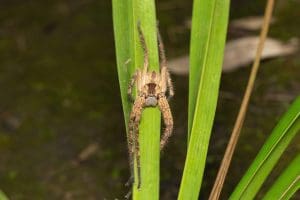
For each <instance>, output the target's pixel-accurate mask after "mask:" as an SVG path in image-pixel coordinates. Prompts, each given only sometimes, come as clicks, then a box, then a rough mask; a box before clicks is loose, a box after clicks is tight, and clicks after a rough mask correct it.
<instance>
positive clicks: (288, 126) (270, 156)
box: [230, 96, 300, 200]
mask: <svg viewBox="0 0 300 200" xmlns="http://www.w3.org/2000/svg"><path fill="white" fill-rule="evenodd" d="M299 130H300V96H299V97H298V98H297V99H296V100H295V101H294V102H293V104H292V105H291V106H290V107H289V109H288V111H287V112H286V113H285V114H284V116H283V117H282V118H281V119H280V121H279V122H278V124H277V125H276V127H275V128H274V129H273V131H272V133H271V135H270V136H269V138H268V139H267V141H266V142H265V143H264V145H263V147H262V148H261V150H260V151H259V153H258V155H257V156H256V158H255V159H254V161H253V162H252V164H251V165H250V167H249V168H248V170H247V172H246V173H245V175H244V176H243V177H242V179H241V181H240V182H239V184H238V185H237V187H236V188H235V190H234V192H233V193H232V195H231V196H230V199H232V200H235V199H245V200H247V199H253V198H254V197H255V195H256V194H257V192H258V191H259V189H260V187H261V185H262V184H263V182H264V181H265V179H266V178H267V176H268V175H269V174H270V172H271V171H272V169H273V167H274V166H275V164H276V163H277V161H278V160H279V158H280V156H281V155H282V153H283V152H284V150H285V149H286V147H287V146H288V145H289V143H290V142H291V140H292V139H293V138H294V137H295V135H296V134H297V133H299Z"/></svg>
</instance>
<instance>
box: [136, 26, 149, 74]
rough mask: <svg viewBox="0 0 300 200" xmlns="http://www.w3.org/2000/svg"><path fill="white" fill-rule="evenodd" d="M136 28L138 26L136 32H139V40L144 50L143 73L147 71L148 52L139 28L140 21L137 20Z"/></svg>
mask: <svg viewBox="0 0 300 200" xmlns="http://www.w3.org/2000/svg"><path fill="white" fill-rule="evenodd" d="M137 28H138V33H139V37H140V42H141V45H142V48H143V51H144V69H143V72H144V74H145V73H146V72H147V71H148V65H149V53H148V48H147V45H146V40H145V37H144V34H143V31H142V28H141V23H140V22H138V24H137Z"/></svg>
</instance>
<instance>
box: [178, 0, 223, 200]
mask: <svg viewBox="0 0 300 200" xmlns="http://www.w3.org/2000/svg"><path fill="white" fill-rule="evenodd" d="M193 9H194V10H193V18H192V31H191V44H190V45H191V47H190V80H189V111H188V112H189V113H188V135H189V139H188V151H187V156H186V162H185V167H184V172H183V177H182V181H181V186H180V192H179V198H178V199H197V197H198V195H199V190H200V186H201V182H202V177H203V172H204V167H205V162H206V154H207V149H208V144H209V138H210V134H211V129H212V125H213V120H214V116H215V110H216V104H217V99H218V91H219V81H220V76H221V71H222V70H221V69H222V61H223V51H224V46H225V39H226V30H227V23H228V13H229V0H212V1H211V0H208V1H203V0H195V1H194V5H193ZM200 155H201V156H200Z"/></svg>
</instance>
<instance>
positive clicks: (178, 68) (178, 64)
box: [169, 36, 298, 75]
mask: <svg viewBox="0 0 300 200" xmlns="http://www.w3.org/2000/svg"><path fill="white" fill-rule="evenodd" d="M258 41H259V37H256V36H254V37H244V38H240V39H236V40H232V41H229V42H228V43H227V44H226V47H225V55H224V62H223V72H225V73H226V72H231V71H234V70H236V69H238V68H240V67H244V66H247V65H249V64H250V63H251V62H253V60H254V58H255V52H256V49H257V45H258ZM297 49H298V41H297V40H296V39H292V40H290V41H289V42H288V43H283V42H281V41H279V40H276V39H272V38H268V39H267V40H266V42H265V47H264V50H263V53H262V58H261V59H267V58H274V57H281V56H286V55H290V54H293V53H294V52H295V51H296V50H297ZM169 69H170V71H171V73H174V74H177V75H187V74H188V71H189V57H188V56H187V55H185V56H181V57H178V58H175V59H171V60H170V61H169Z"/></svg>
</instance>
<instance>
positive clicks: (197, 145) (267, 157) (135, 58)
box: [113, 0, 300, 199]
mask: <svg viewBox="0 0 300 200" xmlns="http://www.w3.org/2000/svg"><path fill="white" fill-rule="evenodd" d="M193 8H194V9H193V18H192V31H191V44H190V45H191V46H190V79H189V84H190V85H189V110H188V116H189V117H188V151H187V155H186V163H185V168H184V172H183V177H182V181H181V186H180V190H179V195H178V199H197V198H198V196H199V191H200V187H201V183H202V178H203V172H204V167H205V163H206V154H207V149H208V143H209V138H210V134H211V129H212V125H213V120H214V115H215V110H216V103H217V98H218V89H219V80H220V74H221V67H222V59H223V51H224V45H225V39H226V29H227V23H228V13H229V0H226V1H223V0H213V1H210V0H194V7H193ZM269 14H270V13H269ZM113 19H114V31H115V41H116V53H117V65H118V75H119V83H120V88H121V96H122V103H123V110H124V116H125V123H126V126H127V124H128V116H129V113H130V110H131V104H130V102H129V101H128V98H127V87H128V82H129V79H130V77H131V75H132V74H133V73H134V71H135V69H137V68H138V67H141V66H142V60H143V54H142V50H141V48H140V44H139V40H138V37H137V28H136V25H137V22H138V21H140V22H141V25H142V29H143V31H144V34H145V35H146V43H147V45H148V47H149V51H150V66H151V69H153V70H158V68H159V65H158V53H157V39H156V17H155V5H154V1H153V0H140V1H137V0H127V1H117V0H114V1H113ZM266 33H267V29H265V30H263V35H264V37H265V36H266ZM124 38H126V39H124ZM260 48H262V46H261V47H260ZM258 64H259V55H258V56H257V60H256V63H255V65H257V67H258ZM256 72H257V68H256ZM255 75H256V73H255ZM255 75H254V78H255ZM251 80H252V87H253V82H254V79H251ZM250 82H251V81H250ZM250 94H251V90H250V93H249V94H248V95H249V96H248V100H249V97H250ZM299 115H300V98H298V99H297V100H295V102H294V103H293V104H292V105H291V107H290V108H289V110H288V111H287V113H286V114H285V115H284V116H283V117H282V119H281V120H280V122H279V123H278V124H277V125H276V127H275V128H274V130H273V132H272V134H271V135H270V137H269V138H268V140H267V141H266V142H265V144H264V145H263V147H262V148H261V150H260V152H259V154H258V155H257V157H256V159H255V160H254V161H253V163H252V164H251V166H250V168H249V169H248V171H247V172H246V174H245V175H244V176H243V178H242V180H241V181H240V183H239V184H238V185H237V187H236V188H235V190H234V192H233V193H232V195H231V197H230V199H241V198H242V199H252V198H254V197H255V195H256V193H257V191H258V190H259V189H260V186H261V185H262V184H263V182H264V181H265V179H266V177H267V176H268V174H269V173H270V172H271V171H272V169H273V167H274V166H275V164H276V162H277V161H278V160H279V158H280V156H281V155H282V153H283V151H284V150H285V148H286V147H287V146H288V144H289V143H290V141H291V140H292V139H293V138H294V137H295V135H296V134H297V133H298V132H299V129H300V121H299V120H300V119H299ZM242 118H243V119H244V117H242ZM243 119H242V120H241V121H243ZM239 129H240V128H239ZM140 135H141V137H140V144H141V159H142V160H141V161H142V162H141V168H142V188H141V189H140V190H137V188H136V186H135V187H134V190H133V191H134V193H133V194H134V195H133V199H148V198H149V196H151V199H158V198H159V136H160V114H159V111H158V109H157V108H147V109H145V110H144V114H143V116H142V122H141V124H140ZM233 149H234V148H233ZM298 160H299V159H295V161H294V162H293V163H292V164H291V166H290V167H289V169H292V170H289V171H287V170H286V171H285V172H284V174H282V176H281V177H280V178H279V179H278V181H277V182H276V183H275V184H274V186H273V187H272V188H271V190H270V191H269V192H268V194H266V197H267V196H268V195H270V194H273V193H274V191H275V189H274V188H276V187H279V185H281V184H282V182H283V181H282V180H287V179H288V180H290V181H289V182H288V183H289V184H290V185H285V188H292V190H289V191H288V197H290V196H291V195H292V194H293V192H295V191H296V190H297V186H295V187H294V183H295V178H297V176H295V174H296V172H297V171H295V170H294V169H295V166H296V164H294V163H296V162H299V161H298ZM225 174H226V173H225ZM296 182H297V183H298V182H299V180H298V179H296ZM298 185H299V184H298ZM289 186H291V187H289ZM292 186H293V187H292ZM284 192H286V190H282V193H280V194H277V195H278V196H280V195H284V194H285V193H284ZM213 199H216V198H213Z"/></svg>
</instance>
